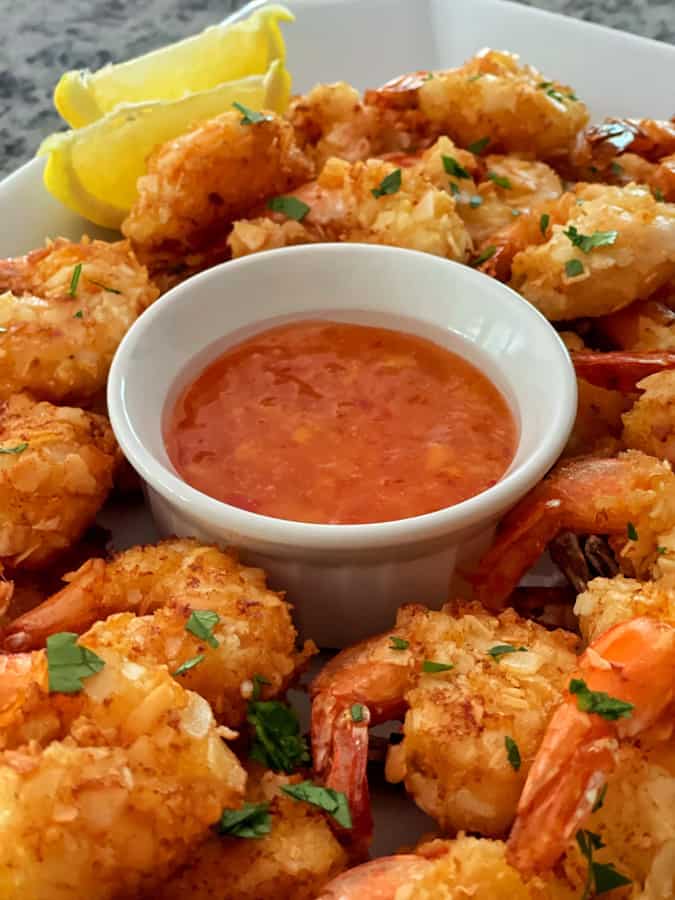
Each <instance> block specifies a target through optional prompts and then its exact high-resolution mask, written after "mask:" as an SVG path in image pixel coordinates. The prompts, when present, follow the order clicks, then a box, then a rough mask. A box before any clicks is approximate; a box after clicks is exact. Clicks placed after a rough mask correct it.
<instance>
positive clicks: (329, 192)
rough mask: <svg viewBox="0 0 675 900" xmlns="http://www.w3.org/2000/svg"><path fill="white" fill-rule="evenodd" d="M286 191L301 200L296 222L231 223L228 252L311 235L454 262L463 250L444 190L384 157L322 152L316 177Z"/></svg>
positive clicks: (466, 240) (278, 218) (463, 234)
mask: <svg viewBox="0 0 675 900" xmlns="http://www.w3.org/2000/svg"><path fill="white" fill-rule="evenodd" d="M387 179H389V181H387ZM292 196H293V197H294V198H295V199H296V201H298V200H299V201H301V203H302V204H305V205H306V207H307V209H306V211H305V212H304V213H303V215H302V216H301V221H297V220H296V219H292V218H287V217H286V215H285V214H284V213H275V214H272V215H270V216H266V217H263V218H257V219H248V220H246V219H244V220H241V221H239V222H236V223H235V225H234V228H233V230H232V234H231V235H230V237H229V239H228V243H229V245H230V248H231V250H232V256H234V257H239V256H244V255H246V254H248V253H256V252H258V251H260V250H268V249H272V248H275V247H284V246H288V245H291V244H307V243H314V242H316V241H358V242H365V243H369V244H390V245H393V246H397V247H407V248H409V249H412V250H422V251H425V252H427V253H434V254H436V255H437V256H444V257H446V258H448V259H456V260H460V261H465V260H466V259H467V258H468V256H469V252H470V250H471V238H470V237H469V235H468V233H467V231H466V229H465V227H464V224H463V222H462V220H461V219H460V218H459V216H458V215H457V212H456V209H455V201H454V200H453V199H452V197H451V196H450V195H449V194H448V193H446V191H444V190H438V189H437V188H435V187H433V185H432V184H430V182H429V181H427V179H426V178H424V177H422V176H420V175H418V174H416V173H414V172H411V171H408V170H406V169H403V170H402V169H401V168H397V167H396V166H395V165H394V164H393V163H391V162H387V161H384V160H377V159H369V160H367V161H366V162H356V163H348V162H345V161H344V160H340V159H336V158H333V159H329V160H328V162H327V163H326V165H325V166H324V167H323V169H322V171H321V173H320V175H319V177H318V179H317V180H316V181H315V182H311V183H309V184H307V185H304V186H303V187H302V188H300V189H299V190H296V191H294V192H293V193H292Z"/></svg>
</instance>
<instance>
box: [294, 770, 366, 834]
mask: <svg viewBox="0 0 675 900" xmlns="http://www.w3.org/2000/svg"><path fill="white" fill-rule="evenodd" d="M281 790H282V791H283V792H284V794H288V796H289V797H292V798H293V799H294V800H303V801H304V802H305V803H311V804H312V806H318V807H319V809H323V810H324V811H325V812H327V813H328V814H329V815H330V816H332V817H333V818H334V819H335V821H336V822H337V823H338V825H342V827H343V828H351V827H352V816H351V813H350V811H349V802H348V801H347V797H346V796H345V794H343V793H342V792H341V791H334V790H333V788H327V787H323V786H322V785H320V784H314V782H313V781H301V782H300V784H285V785H284V786H283V787H282V788H281Z"/></svg>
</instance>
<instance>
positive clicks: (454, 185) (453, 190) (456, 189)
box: [450, 181, 459, 197]
mask: <svg viewBox="0 0 675 900" xmlns="http://www.w3.org/2000/svg"><path fill="white" fill-rule="evenodd" d="M450 193H451V194H452V196H453V197H456V196H457V194H459V185H458V184H457V182H456V181H451V182H450Z"/></svg>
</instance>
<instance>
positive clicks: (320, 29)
mask: <svg viewBox="0 0 675 900" xmlns="http://www.w3.org/2000/svg"><path fill="white" fill-rule="evenodd" d="M259 5H263V4H262V3H261V2H256V3H254V4H251V5H250V6H249V7H246V8H245V9H243V10H240V11H239V12H237V13H236V14H235V16H233V17H232V18H233V19H238V18H241V17H242V16H245V15H248V13H249V12H250V10H251V8H253V7H255V6H259ZM286 5H287V6H289V7H290V8H291V9H292V10H293V12H294V13H295V14H296V17H297V18H296V21H295V23H294V24H293V25H292V26H289V27H287V28H286V29H285V35H286V39H287V46H288V66H289V68H290V70H291V72H292V74H293V77H294V89H295V90H296V91H305V90H307V89H308V88H310V87H311V86H312V85H313V84H314V83H316V82H317V81H336V80H346V81H349V82H351V83H352V84H354V85H356V86H357V87H359V88H365V87H373V86H377V85H378V84H381V83H383V82H384V81H387V80H388V79H389V78H392V77H393V76H395V75H397V74H400V73H403V72H408V71H414V70H416V69H434V68H442V67H448V66H453V65H457V64H459V63H461V62H463V61H464V60H465V59H466V58H468V57H469V56H471V55H473V54H474V53H475V52H476V51H477V50H479V49H480V48H481V47H485V46H490V47H494V48H497V49H506V50H511V51H514V52H516V53H520V54H521V56H522V58H523V60H525V61H526V62H529V63H531V64H533V65H535V66H536V67H538V68H539V69H541V71H542V72H543V73H544V74H545V75H546V76H547V77H549V78H556V79H560V80H562V81H565V82H567V83H569V84H571V85H572V86H573V87H574V88H575V90H576V92H577V94H578V96H579V97H581V98H582V99H583V100H585V101H586V103H587V104H588V105H589V107H590V110H591V115H592V117H593V119H600V118H602V117H604V116H606V115H614V116H635V117H649V118H669V117H670V116H671V115H672V114H673V112H675V97H674V96H673V88H672V86H673V84H674V83H675V47H671V46H669V45H666V44H660V43H658V42H657V41H651V40H647V39H645V38H639V37H634V36H633V35H629V34H624V33H622V32H619V31H613V30H611V29H609V28H604V27H602V26H598V25H592V24H589V23H586V22H581V21H577V20H574V19H567V18H563V17H562V16H558V15H555V14H552V13H548V12H543V11H540V10H536V9H532V8H529V7H525V6H519V5H516V4H513V3H508V2H503V0H288V2H287V4H286ZM36 149H37V148H36ZM42 168H43V161H42V160H33V161H32V162H30V163H27V164H26V165H25V166H23V167H22V168H21V169H19V170H17V171H16V172H15V173H14V174H12V175H10V176H9V177H8V178H6V179H5V180H4V181H2V182H0V209H1V210H2V225H1V226H0V258H2V257H6V256H12V255H16V254H20V253H25V252H27V251H28V250H30V249H32V248H33V247H38V246H40V245H41V244H42V243H43V241H44V239H45V238H46V237H56V236H58V235H63V236H65V237H70V238H73V239H79V238H80V236H81V235H82V234H83V233H88V234H91V235H92V236H100V237H106V236H109V237H114V235H110V234H109V235H106V234H105V232H102V231H101V230H100V229H96V228H93V227H92V226H91V225H90V224H89V223H87V222H85V221H84V220H83V219H81V218H79V217H78V216H76V215H74V214H72V213H70V212H69V211H68V210H66V209H65V208H63V207H62V206H60V204H58V203H57V201H56V200H54V199H53V198H52V197H51V196H50V195H49V194H47V192H46V191H45V189H44V187H43V185H42ZM99 521H100V522H101V524H103V525H104V526H106V527H109V528H111V530H112V532H113V543H114V545H115V546H116V547H117V548H122V547H124V546H128V545H130V544H135V543H138V542H141V541H149V540H152V539H153V538H154V530H153V527H152V523H151V521H150V520H149V518H148V515H147V513H146V511H145V509H144V508H143V507H142V506H141V505H140V504H138V505H136V506H135V507H129V506H123V507H122V506H112V507H109V508H108V509H107V510H105V511H104V512H103V514H102V515H101V516H100V518H99ZM290 599H292V598H290ZM412 599H419V598H411V600H412ZM296 699H297V701H298V705H299V706H300V707H302V708H304V713H305V715H306V699H305V698H304V697H303V696H302V695H299V694H298V695H297V697H296ZM303 718H304V715H303ZM373 793H374V808H375V818H376V839H375V843H374V847H373V852H374V854H375V855H381V854H383V853H391V852H392V851H393V850H395V849H397V848H399V847H401V846H402V845H405V844H407V845H410V844H412V843H414V842H415V841H416V840H417V839H418V838H419V836H420V835H421V834H422V833H424V832H425V831H426V832H428V831H430V830H433V828H434V826H433V823H432V822H431V820H430V819H427V818H426V816H424V815H423V814H422V813H420V812H419V811H418V810H417V809H416V808H415V807H414V805H413V804H412V802H411V801H410V800H408V799H407V798H406V797H405V795H404V793H403V791H402V789H400V788H396V789H394V788H389V787H387V788H385V787H382V786H381V785H378V783H377V781H376V782H375V783H374V785H373Z"/></svg>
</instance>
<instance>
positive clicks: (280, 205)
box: [267, 196, 310, 222]
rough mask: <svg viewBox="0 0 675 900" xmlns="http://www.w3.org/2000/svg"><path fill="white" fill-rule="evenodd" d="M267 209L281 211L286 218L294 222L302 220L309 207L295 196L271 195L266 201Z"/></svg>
mask: <svg viewBox="0 0 675 900" xmlns="http://www.w3.org/2000/svg"><path fill="white" fill-rule="evenodd" d="M267 207H268V209H271V210H272V211H273V212H278V213H283V214H284V215H285V216H286V218H287V219H293V221H294V222H302V220H303V219H304V218H305V216H306V215H307V213H308V212H309V210H310V207H309V206H307V204H306V203H303V202H302V200H298V198H297V197H293V196H288V197H272V199H271V200H268V201H267Z"/></svg>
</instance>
